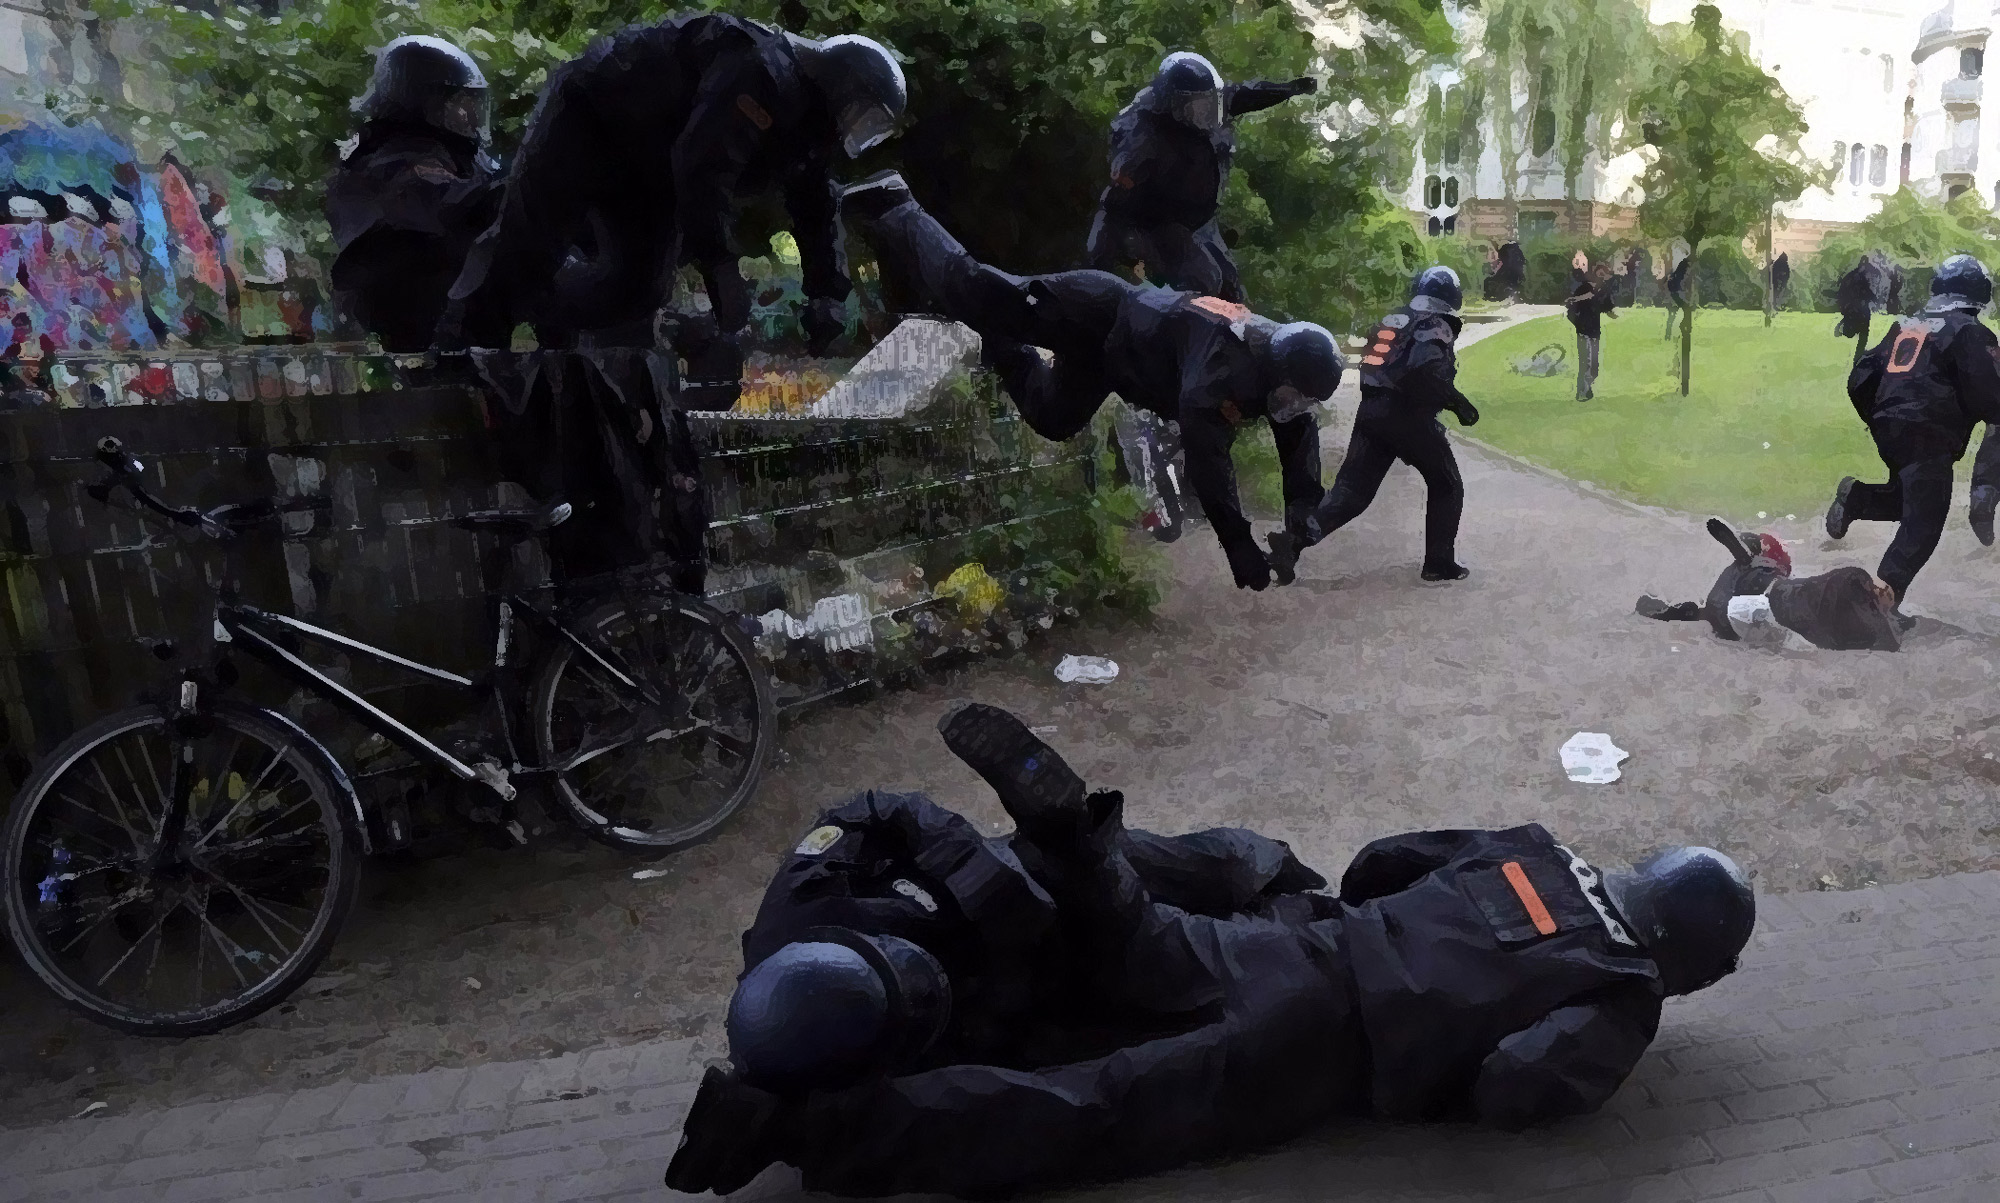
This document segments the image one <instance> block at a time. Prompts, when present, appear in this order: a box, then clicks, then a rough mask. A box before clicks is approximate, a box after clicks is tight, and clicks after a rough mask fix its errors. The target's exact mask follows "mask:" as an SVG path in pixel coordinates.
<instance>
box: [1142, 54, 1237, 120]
mask: <svg viewBox="0 0 2000 1203" xmlns="http://www.w3.org/2000/svg"><path fill="white" fill-rule="evenodd" d="M1153 91H1154V92H1155V93H1157V94H1158V96H1159V102H1160V104H1161V105H1163V106H1164V107H1165V108H1166V110H1167V112H1168V114H1169V115H1171V116H1172V117H1173V118H1174V120H1176V121H1178V122H1180V123H1181V124H1183V125H1191V126H1193V127H1194V128H1196V129H1198V130H1214V129H1220V128H1222V116H1223V114H1222V73H1221V72H1219V71H1217V70H1216V69H1215V64H1214V63H1211V62H1209V61H1208V60H1207V59H1205V58H1203V57H1201V56H1200V55H1199V54H1195V53H1194V52H1192V51H1188V50H1177V51H1175V52H1174V53H1172V54H1170V55H1168V56H1167V57H1166V58H1164V59H1162V60H1160V70H1159V73H1158V74H1157V75H1155V76H1154V77H1153Z"/></svg>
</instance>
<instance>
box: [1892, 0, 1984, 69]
mask: <svg viewBox="0 0 2000 1203" xmlns="http://www.w3.org/2000/svg"><path fill="white" fill-rule="evenodd" d="M1972 7H1973V6H1972V5H1970V4H1968V5H1966V8H1967V9H1968V10H1969V9H1971V8H1972ZM1980 7H1982V8H1983V7H1985V6H1984V5H1981V6H1980ZM1956 8H1957V6H1956V5H1954V4H1947V5H1945V6H1944V7H1943V8H1941V9H1939V10H1938V11H1936V12H1934V13H1932V14H1931V15H1930V16H1928V17H1925V18H1924V23H1923V24H1922V25H1921V26H1919V27H1918V29H1917V49H1916V53H1915V54H1914V55H1912V56H1911V57H1913V58H1915V59H1916V61H1918V62H1922V61H1923V60H1924V59H1926V58H1929V57H1930V55H1931V54H1932V52H1934V51H1937V50H1940V49H1942V48H1944V47H1946V46H1951V45H1955V44H1957V43H1960V42H1967V41H1971V40H1973V39H1980V40H1984V38H1985V37H1986V35H1987V34H1988V33H1990V32H1991V22H1990V20H1989V19H1986V14H1983V13H1982V14H1979V15H1977V16H1975V15H1974V14H1973V13H1972V12H1970V11H1968V12H1966V13H1964V14H1963V16H1964V21H1963V22H1960V21H1959V20H1958V19H1957V18H1958V17H1959V15H1960V14H1958V13H1957V12H1956Z"/></svg>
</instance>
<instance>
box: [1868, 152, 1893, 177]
mask: <svg viewBox="0 0 2000 1203" xmlns="http://www.w3.org/2000/svg"><path fill="white" fill-rule="evenodd" d="M1888 182H1889V148H1888V147H1886V146H1882V145H1880V144H1877V145H1876V147H1875V149H1874V150H1872V151H1870V152H1869V154H1868V183H1869V184H1870V185H1871V186H1873V187H1876V188H1880V187H1882V186H1883V185H1884V184H1887V183H1888Z"/></svg>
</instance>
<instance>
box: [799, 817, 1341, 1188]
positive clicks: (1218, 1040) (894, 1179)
mask: <svg viewBox="0 0 2000 1203" xmlns="http://www.w3.org/2000/svg"><path fill="white" fill-rule="evenodd" d="M1114 823H1115V820H1114ZM1102 846H1104V847H1105V850H1104V851H1101V852H1094V853H1092V852H1085V853H1079V852H1078V851H1077V850H1075V849H1058V848H1044V849H1042V853H1043V859H1044V861H1045V863H1046V864H1048V865H1049V866H1050V870H1049V871H1048V872H1047V873H1046V876H1045V884H1046V885H1047V886H1048V888H1049V892H1050V894H1051V895H1052V896H1053V897H1054V899H1055V901H1056V905H1057V908H1058V911H1059V913H1060V915H1061V916H1062V922H1063V923H1064V924H1065V925H1066V926H1067V927H1068V929H1069V930H1070V931H1071V932H1072V933H1073V935H1074V937H1075V938H1077V939H1079V940H1080V941H1082V942H1084V943H1085V944H1086V945H1088V946H1089V947H1090V949H1091V953H1092V955H1091V957H1090V958H1089V960H1090V962H1091V963H1094V964H1095V965H1096V967H1097V968H1096V971H1095V972H1094V973H1093V974H1091V975H1090V978H1089V980H1086V981H1079V982H1078V983H1077V985H1076V988H1077V989H1080V990H1084V989H1088V990H1096V991H1101V992H1102V997H1104V998H1105V1000H1106V1001H1108V1002H1112V1003H1115V1004H1117V1005H1123V1006H1127V1007H1131V1008H1134V1009H1137V1010H1146V1011H1155V1012H1158V1011H1165V1010H1169V1009H1178V1010H1182V1011H1186V1012H1188V1013H1189V1014H1190V1015H1191V1017H1192V1018H1191V1022H1190V1025H1189V1026H1188V1027H1187V1028H1186V1030H1184V1031H1182V1032H1180V1033H1179V1034H1176V1035H1171V1036H1166V1037H1162V1038H1159V1039H1154V1040H1149V1041H1146V1042H1145V1043H1142V1044H1137V1045H1134V1046H1132V1047H1129V1048H1125V1049H1121V1050H1119V1051H1117V1052H1114V1053H1112V1054H1110V1055H1108V1056H1103V1057H1099V1058H1096V1059H1093V1060H1089V1061H1081V1062H1075V1063H1070V1064H1064V1065H1058V1066H1053V1067H1050V1068H1047V1069H1041V1070H1035V1071H1019V1070H1009V1069H1001V1068H997V1067H993V1066H983V1065H954V1066H948V1067H945V1068H941V1069H935V1070H931V1071H928V1072H926V1073H920V1074H913V1075H910V1076H908V1077H903V1078H895V1079H888V1080H883V1081H878V1082H874V1083H870V1084H868V1085H864V1086H861V1087H857V1088H855V1089H852V1090H847V1091H840V1092H828V1093H816V1094H812V1095H809V1096H807V1097H806V1098H805V1099H804V1100H803V1101H801V1102H800V1103H799V1104H798V1105H797V1110H796V1111H795V1112H794V1113H793V1114H792V1115H790V1116H789V1117H788V1118H789V1121H790V1122H789V1123H788V1124H787V1129H788V1131H787V1137H786V1140H785V1143H786V1145H787V1146H788V1147H786V1148H785V1149H784V1151H783V1160H785V1161H786V1162H788V1163H790V1164H792V1165H795V1166H797V1167H798V1168H799V1169H800V1170H801V1171H802V1174H803V1178H804V1186H805V1188H806V1189H807V1190H815V1191H829V1192H832V1193H836V1194H846V1195H890V1194H902V1193H909V1192H948V1193H951V1194H956V1195H961V1196H972V1197H977V1196H982V1195H992V1194H999V1193H1006V1192H1011V1191H1018V1190H1028V1189H1037V1188H1042V1187H1048V1186H1055V1185H1061V1184H1066V1183H1074V1182H1080V1181H1094V1180H1104V1179H1110V1178H1117V1177H1125V1176H1130V1175H1134V1174H1143V1173H1148V1172H1153V1171H1157V1170H1161V1169H1166V1168H1169V1167H1172V1166H1174V1165H1178V1164H1182V1163H1185V1162H1188V1161H1194V1160H1200V1159H1205V1158H1213V1157H1221V1156H1228V1155H1232V1154H1236V1153H1239V1152H1243V1151H1247V1150H1249V1149H1252V1148H1255V1147H1258V1146H1261V1145H1267V1144H1270V1143H1274V1142H1277V1141H1281V1140H1285V1139H1287V1138H1289V1137H1291V1136H1294V1135H1297V1134H1298V1133H1300V1132H1302V1131H1304V1130H1306V1129H1307V1128H1308V1127H1310V1126H1311V1125H1312V1124H1314V1123H1316V1122H1320V1121H1322V1120H1324V1119H1326V1118H1328V1117H1329V1116H1332V1115H1335V1114H1341V1113H1359V1112H1360V1111H1361V1110H1362V1109H1363V1107H1364V1105H1365V1098H1366V1090H1367V1055H1366V1045H1365V1041H1364V1038H1363V1036H1362V1034H1361V1029H1360V1021H1359V1017H1358V1009H1357V1003H1356V1002H1355V999H1354V996H1353V986H1352V982H1351V979H1350V977H1349V972H1348V969H1347V965H1346V957H1345V956H1344V955H1343V954H1342V952H1341V951H1340V949H1341V945H1340V943H1339V941H1338V927H1339V920H1338V919H1326V920H1321V921H1320V924H1324V925H1330V928H1331V931H1330V932H1329V933H1328V934H1327V935H1326V936H1325V937H1324V938H1323V939H1322V940H1321V941H1319V942H1318V943H1316V944H1313V945H1311V946H1310V947H1309V946H1308V945H1307V943H1306V942H1305V941H1304V940H1303V938H1302V936H1301V934H1300V929H1299V928H1297V927H1295V926H1294V925H1291V924H1287V923H1283V922H1277V921H1272V920H1265V919H1227V920H1218V919H1211V918H1205V917H1200V916H1192V915H1189V914H1187V913H1186V912H1184V911H1181V910H1178V909H1176V908H1174V907H1170V906H1165V905H1162V904H1159V903H1156V902H1154V901H1152V900H1151V899H1150V898H1149V897H1148V896H1147V894H1146V892H1145V890H1144V889H1143V888H1142V887H1141V886H1140V884H1139V878H1138V875H1137V873H1136V872H1135V871H1134V869H1133V867H1132V865H1131V864H1130V862H1129V861H1128V860H1127V858H1126V856H1125V854H1124V853H1123V852H1122V851H1120V850H1119V843H1118V841H1117V840H1116V839H1115V838H1113V839H1109V840H1104V841H1102ZM1314 926H1315V927H1317V926H1319V925H1318V924H1316V925H1314ZM1190 1008H1193V1009H1192V1010H1189V1009H1190Z"/></svg>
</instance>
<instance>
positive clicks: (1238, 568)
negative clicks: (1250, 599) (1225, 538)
mask: <svg viewBox="0 0 2000 1203" xmlns="http://www.w3.org/2000/svg"><path fill="white" fill-rule="evenodd" d="M1222 552H1223V554H1224V555H1226V556H1228V557H1229V571H1230V573H1231V574H1232V575H1234V576H1235V577H1236V587H1237V588H1238V589H1252V590H1255V591H1257V592H1259V593H1261V592H1263V591H1264V590H1266V589H1268V588H1270V587H1271V561H1269V560H1267V559H1265V558H1264V553H1263V552H1261V551H1258V550H1257V544H1256V542H1255V541H1254V540H1252V539H1250V538H1249V537H1247V536H1246V537H1245V538H1244V539H1243V541H1242V542H1240V543H1239V542H1234V541H1231V542H1228V543H1224V544H1223V545H1222Z"/></svg>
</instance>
